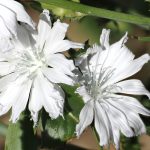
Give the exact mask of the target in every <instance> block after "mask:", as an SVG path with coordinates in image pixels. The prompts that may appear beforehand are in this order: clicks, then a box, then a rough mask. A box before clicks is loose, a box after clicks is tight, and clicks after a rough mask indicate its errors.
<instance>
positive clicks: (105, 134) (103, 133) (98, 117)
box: [94, 101, 110, 146]
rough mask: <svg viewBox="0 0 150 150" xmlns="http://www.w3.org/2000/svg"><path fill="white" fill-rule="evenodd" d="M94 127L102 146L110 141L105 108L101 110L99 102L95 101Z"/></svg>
mask: <svg viewBox="0 0 150 150" xmlns="http://www.w3.org/2000/svg"><path fill="white" fill-rule="evenodd" d="M94 112H95V118H94V120H95V124H94V125H95V128H96V131H97V133H98V135H99V137H100V145H101V146H104V145H107V144H109V142H110V131H109V124H110V123H109V120H108V117H107V114H106V112H105V110H103V108H102V106H101V104H100V103H99V102H98V101H95V107H94Z"/></svg>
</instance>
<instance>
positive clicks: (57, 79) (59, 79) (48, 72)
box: [42, 67, 74, 85]
mask: <svg viewBox="0 0 150 150" xmlns="http://www.w3.org/2000/svg"><path fill="white" fill-rule="evenodd" d="M42 72H43V74H44V75H45V76H46V77H47V78H48V80H50V81H51V82H53V83H64V84H68V85H73V84H74V81H73V80H72V79H71V78H70V77H69V76H67V75H65V74H64V73H62V72H61V71H59V70H56V69H54V68H46V67H45V68H44V69H42Z"/></svg>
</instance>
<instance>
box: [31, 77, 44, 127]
mask: <svg viewBox="0 0 150 150" xmlns="http://www.w3.org/2000/svg"><path fill="white" fill-rule="evenodd" d="M42 94H43V93H42V92H41V85H40V83H39V81H38V77H37V78H35V80H34V82H33V85H32V89H31V94H30V101H29V110H30V112H31V116H32V119H33V121H34V124H35V125H36V123H37V121H38V112H39V110H40V109H41V108H42V100H43V97H44V96H43V95H42Z"/></svg>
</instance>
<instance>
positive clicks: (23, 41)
mask: <svg viewBox="0 0 150 150" xmlns="http://www.w3.org/2000/svg"><path fill="white" fill-rule="evenodd" d="M17 37H18V38H17V39H13V40H12V42H13V44H14V46H15V49H14V50H15V51H20V50H21V52H22V51H23V50H24V49H26V48H30V47H31V46H32V45H31V43H30V41H31V39H30V38H31V37H30V33H29V31H28V30H27V29H26V28H24V27H23V26H22V25H17Z"/></svg>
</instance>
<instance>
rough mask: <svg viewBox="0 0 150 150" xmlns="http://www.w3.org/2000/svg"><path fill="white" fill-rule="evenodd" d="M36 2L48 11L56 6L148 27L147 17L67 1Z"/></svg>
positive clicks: (45, 0) (41, 0)
mask: <svg viewBox="0 0 150 150" xmlns="http://www.w3.org/2000/svg"><path fill="white" fill-rule="evenodd" d="M37 1H38V2H40V3H41V4H42V6H43V7H44V8H45V6H46V8H49V9H50V8H51V6H57V7H60V8H64V9H68V10H72V11H74V12H80V13H83V14H86V15H91V16H97V17H101V18H106V19H112V20H116V21H123V22H128V23H133V24H138V25H145V26H148V27H150V18H148V17H143V16H136V15H130V14H125V13H120V12H116V11H110V10H106V9H101V8H96V7H92V6H87V5H84V4H80V3H76V2H72V1H67V0H37Z"/></svg>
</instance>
